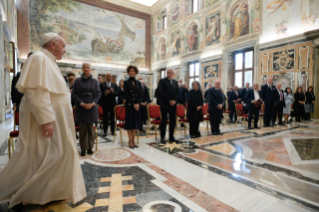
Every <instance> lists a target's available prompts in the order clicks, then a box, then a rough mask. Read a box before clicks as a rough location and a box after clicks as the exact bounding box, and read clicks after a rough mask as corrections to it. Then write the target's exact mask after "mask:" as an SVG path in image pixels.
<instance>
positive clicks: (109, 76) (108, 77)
mask: <svg viewBox="0 0 319 212" xmlns="http://www.w3.org/2000/svg"><path fill="white" fill-rule="evenodd" d="M106 80H107V81H108V82H111V80H112V75H111V74H107V75H106Z"/></svg>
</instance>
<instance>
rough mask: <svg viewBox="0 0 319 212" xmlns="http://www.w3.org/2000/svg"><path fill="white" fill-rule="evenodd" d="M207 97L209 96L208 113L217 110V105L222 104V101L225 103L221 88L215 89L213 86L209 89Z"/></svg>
mask: <svg viewBox="0 0 319 212" xmlns="http://www.w3.org/2000/svg"><path fill="white" fill-rule="evenodd" d="M208 98H209V113H212V112H213V111H215V110H218V109H217V106H218V105H219V104H220V105H222V104H223V103H225V100H224V98H223V95H222V92H221V89H219V90H217V89H215V87H213V88H211V89H209V91H208ZM212 115H213V114H212Z"/></svg>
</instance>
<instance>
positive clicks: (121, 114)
mask: <svg viewBox="0 0 319 212" xmlns="http://www.w3.org/2000/svg"><path fill="white" fill-rule="evenodd" d="M114 115H115V133H114V141H115V137H116V132H117V129H119V130H120V137H121V146H123V138H122V129H124V127H125V117H126V110H125V106H124V105H117V106H116V107H115V108H114ZM117 121H120V123H117ZM139 143H140V139H139V131H138V130H137V144H139Z"/></svg>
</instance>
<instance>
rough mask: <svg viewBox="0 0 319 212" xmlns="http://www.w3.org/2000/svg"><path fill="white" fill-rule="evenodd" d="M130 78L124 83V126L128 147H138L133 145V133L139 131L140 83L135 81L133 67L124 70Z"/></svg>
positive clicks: (134, 68)
mask: <svg viewBox="0 0 319 212" xmlns="http://www.w3.org/2000/svg"><path fill="white" fill-rule="evenodd" d="M126 72H127V73H128V75H129V76H130V78H129V79H128V80H126V81H125V82H124V94H125V100H126V101H125V109H126V116H125V126H124V128H125V129H126V130H127V133H128V137H129V147H130V148H132V149H133V148H134V147H138V146H137V145H136V144H135V141H134V140H135V132H136V130H138V129H139V123H140V115H139V114H140V113H139V110H140V104H141V91H142V85H141V82H140V81H138V80H136V79H135V76H136V75H137V74H138V69H137V67H135V66H129V67H128V68H127V70H126Z"/></svg>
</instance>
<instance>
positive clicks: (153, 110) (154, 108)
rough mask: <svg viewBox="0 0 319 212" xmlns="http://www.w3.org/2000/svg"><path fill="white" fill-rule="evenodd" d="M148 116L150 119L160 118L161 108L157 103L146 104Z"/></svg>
mask: <svg viewBox="0 0 319 212" xmlns="http://www.w3.org/2000/svg"><path fill="white" fill-rule="evenodd" d="M147 111H148V117H149V118H150V119H160V118H161V109H160V107H159V105H157V104H152V103H151V104H148V105H147Z"/></svg>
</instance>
